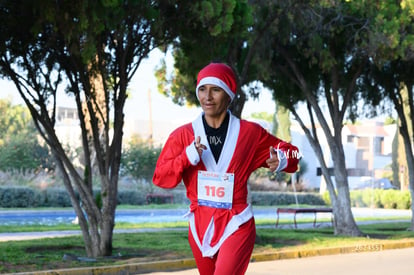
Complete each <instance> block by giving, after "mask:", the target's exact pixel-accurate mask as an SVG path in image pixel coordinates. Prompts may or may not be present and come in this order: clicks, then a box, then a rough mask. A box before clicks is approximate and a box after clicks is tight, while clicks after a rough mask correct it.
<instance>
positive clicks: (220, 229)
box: [153, 115, 299, 256]
mask: <svg viewBox="0 0 414 275" xmlns="http://www.w3.org/2000/svg"><path fill="white" fill-rule="evenodd" d="M195 132H196V134H195ZM196 136H201V143H202V144H205V145H206V144H207V147H208V143H207V142H206V138H205V133H204V128H203V126H202V122H201V116H200V117H199V118H198V119H197V120H196V121H194V122H193V123H192V124H191V123H189V124H186V125H183V126H181V127H179V128H178V129H176V130H175V131H173V132H172V133H171V135H170V136H169V138H168V140H167V142H166V144H165V146H164V148H163V150H162V152H161V154H160V157H159V159H158V162H157V165H156V169H155V173H154V177H153V182H154V184H155V185H157V186H159V187H162V188H174V187H176V186H177V185H178V184H179V183H180V182H181V181H183V182H184V185H185V187H186V190H187V197H188V198H189V200H190V201H191V205H190V212H191V213H192V215H193V216H192V217H191V218H193V222H194V224H193V227H194V228H192V227H191V226H190V229H191V232H192V235H193V236H194V235H197V237H198V242H199V244H198V245H199V247H200V249H201V250H203V249H204V248H203V249H202V248H201V246H203V245H204V242H209V244H208V245H209V246H211V247H214V246H216V248H214V249H210V248H206V249H207V250H208V251H204V252H203V255H204V256H206V255H207V256H212V255H211V254H212V253H215V252H216V251H217V250H218V249H219V248H220V246H221V244H222V242H224V241H225V239H226V238H227V237H228V236H229V235H230V234H231V233H232V232H234V231H235V230H237V228H238V227H239V226H240V225H241V224H243V223H245V222H247V221H248V220H250V219H251V215H250V216H249V213H247V212H249V211H250V207H249V208H248V204H247V193H248V191H247V180H248V178H249V176H250V175H251V173H252V172H253V171H254V170H256V169H257V168H259V167H267V164H266V160H267V159H268V158H269V147H270V146H273V147H274V148H275V149H279V150H281V151H283V153H284V155H282V156H281V157H282V158H283V157H286V159H287V166H286V167H285V168H284V169H283V171H286V172H295V171H296V169H297V164H298V161H299V159H298V149H297V148H296V147H295V146H293V145H291V144H289V143H286V142H284V141H282V140H280V139H278V138H276V137H275V136H273V135H271V134H270V133H268V132H267V131H266V130H265V129H263V128H262V127H261V126H260V125H258V124H256V123H253V122H249V121H246V120H239V119H238V118H236V117H234V116H233V115H230V123H229V128H228V131H227V136H226V140H225V142H224V146H223V150H222V152H221V155H220V158H219V161H218V163H217V164H216V163H215V161H214V163H213V161H212V159H213V157H212V154H211V151H209V147H208V149H207V150H206V151H204V152H203V155H202V159H201V160H200V161H199V162H198V163H197V164H196V165H194V164H195V163H194V159H192V157H193V156H194V155H192V154H191V150H193V149H192V148H193V147H194V145H193V143H194V141H195V137H196ZM194 150H195V147H194ZM279 159H280V157H279ZM199 170H201V171H213V172H221V173H225V172H227V173H233V174H234V190H233V205H232V208H231V209H220V208H211V207H206V206H199V205H198V200H197V176H198V171H199ZM244 210H246V211H244ZM243 211H244V212H243ZM242 212H243V213H242ZM250 212H251V211H250ZM240 213H242V217H241V219H240V218H239V217H238V216H237V215H238V214H240ZM234 216H236V218H235V219H233V220H232V218H233V217H234ZM230 221H232V222H231V225H232V229H229V228H228V226H229V223H230ZM211 223H212V224H213V225H214V226H212V224H211ZM190 225H191V222H190ZM226 228H227V229H226ZM208 230H211V231H212V232H210V233H209V234H212V236H210V237H208V236H205V234H206V231H208ZM226 230H227V231H228V230H230V231H228V232H227V233H228V234H226V232H225V231H226ZM195 231H196V232H195ZM205 237H206V239H205ZM196 241H197V240H196ZM213 255H214V254H213Z"/></svg>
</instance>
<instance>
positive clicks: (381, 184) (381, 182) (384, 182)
mask: <svg viewBox="0 0 414 275" xmlns="http://www.w3.org/2000/svg"><path fill="white" fill-rule="evenodd" d="M372 188H375V189H384V190H388V189H397V187H395V186H394V185H392V183H391V181H390V180H389V179H387V178H381V179H377V180H375V181H374V184H373V187H372Z"/></svg>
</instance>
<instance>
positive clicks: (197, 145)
mask: <svg viewBox="0 0 414 275" xmlns="http://www.w3.org/2000/svg"><path fill="white" fill-rule="evenodd" d="M200 141H201V137H200V136H198V137H197V138H196V140H195V143H194V146H195V148H196V149H197V152H198V155H199V156H200V158H201V155H202V154H203V151H204V150H207V147H206V146H205V145H203V144H201V143H200Z"/></svg>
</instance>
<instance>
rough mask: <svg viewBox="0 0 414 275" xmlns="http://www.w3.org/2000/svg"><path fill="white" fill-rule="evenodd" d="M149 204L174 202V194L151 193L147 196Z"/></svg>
mask: <svg viewBox="0 0 414 275" xmlns="http://www.w3.org/2000/svg"><path fill="white" fill-rule="evenodd" d="M146 199H147V204H150V203H174V196H173V195H167V194H155V193H150V194H148V195H147V197H146Z"/></svg>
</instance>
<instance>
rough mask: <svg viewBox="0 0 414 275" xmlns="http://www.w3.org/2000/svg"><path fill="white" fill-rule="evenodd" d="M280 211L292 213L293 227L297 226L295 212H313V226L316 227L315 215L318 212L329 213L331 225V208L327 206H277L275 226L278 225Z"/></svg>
mask: <svg viewBox="0 0 414 275" xmlns="http://www.w3.org/2000/svg"><path fill="white" fill-rule="evenodd" d="M282 213H285V214H293V221H294V224H295V228H298V227H297V223H296V214H302V213H313V214H314V219H313V227H316V216H317V214H318V213H331V222H332V225H333V216H332V208H327V207H323V208H277V210H276V214H277V220H276V227H278V225H279V215H280V214H282Z"/></svg>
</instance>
